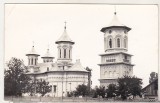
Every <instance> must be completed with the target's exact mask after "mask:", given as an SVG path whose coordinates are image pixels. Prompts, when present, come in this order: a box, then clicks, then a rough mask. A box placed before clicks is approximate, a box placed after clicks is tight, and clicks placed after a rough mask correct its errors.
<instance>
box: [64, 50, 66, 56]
mask: <svg viewBox="0 0 160 103" xmlns="http://www.w3.org/2000/svg"><path fill="white" fill-rule="evenodd" d="M64 58H66V49H64Z"/></svg>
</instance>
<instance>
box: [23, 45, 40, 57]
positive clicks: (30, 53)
mask: <svg viewBox="0 0 160 103" xmlns="http://www.w3.org/2000/svg"><path fill="white" fill-rule="evenodd" d="M29 55H36V56H40V55H39V54H38V53H37V52H36V51H35V48H34V46H32V49H31V51H30V52H29V53H28V54H26V56H29Z"/></svg>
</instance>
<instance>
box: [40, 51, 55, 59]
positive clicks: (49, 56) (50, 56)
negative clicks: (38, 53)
mask: <svg viewBox="0 0 160 103" xmlns="http://www.w3.org/2000/svg"><path fill="white" fill-rule="evenodd" d="M41 58H54V57H53V56H52V54H51V53H50V52H49V49H47V52H46V54H45V55H44V56H43V57H41Z"/></svg>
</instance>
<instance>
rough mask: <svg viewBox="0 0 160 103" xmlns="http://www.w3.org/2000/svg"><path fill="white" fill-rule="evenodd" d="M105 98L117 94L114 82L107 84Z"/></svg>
mask: <svg viewBox="0 0 160 103" xmlns="http://www.w3.org/2000/svg"><path fill="white" fill-rule="evenodd" d="M106 93H107V98H110V97H115V96H116V94H117V86H116V85H115V84H109V85H108V88H107V89H106Z"/></svg>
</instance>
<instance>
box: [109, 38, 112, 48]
mask: <svg viewBox="0 0 160 103" xmlns="http://www.w3.org/2000/svg"><path fill="white" fill-rule="evenodd" d="M109 48H112V39H109Z"/></svg>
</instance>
